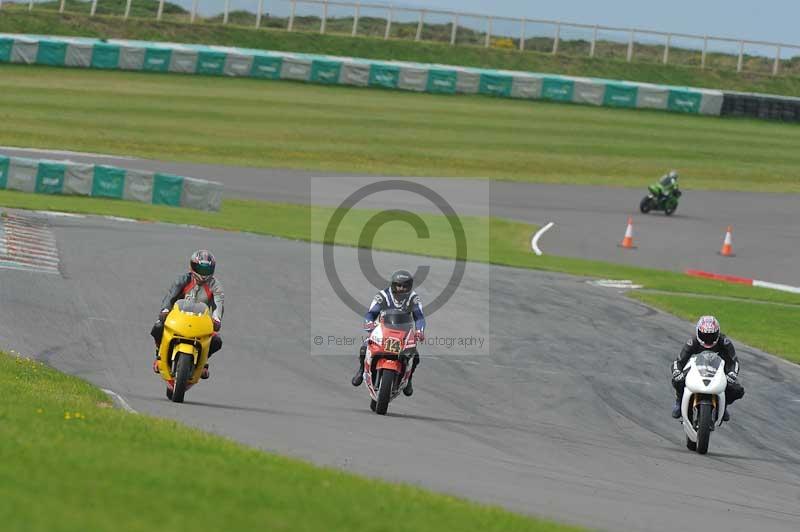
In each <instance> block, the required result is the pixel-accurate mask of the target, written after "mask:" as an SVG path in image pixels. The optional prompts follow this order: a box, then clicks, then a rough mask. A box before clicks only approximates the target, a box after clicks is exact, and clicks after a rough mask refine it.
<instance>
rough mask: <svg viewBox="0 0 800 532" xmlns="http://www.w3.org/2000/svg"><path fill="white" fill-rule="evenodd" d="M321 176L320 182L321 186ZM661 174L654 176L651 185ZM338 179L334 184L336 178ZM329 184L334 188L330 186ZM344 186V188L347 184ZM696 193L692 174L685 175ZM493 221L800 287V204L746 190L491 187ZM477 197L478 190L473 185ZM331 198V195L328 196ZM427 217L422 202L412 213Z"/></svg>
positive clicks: (658, 260) (319, 189)
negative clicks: (729, 231)
mask: <svg viewBox="0 0 800 532" xmlns="http://www.w3.org/2000/svg"><path fill="white" fill-rule="evenodd" d="M0 153H3V154H7V155H17V156H27V157H48V156H49V157H51V158H67V157H68V158H69V159H72V160H75V161H81V162H104V163H106V164H117V165H119V166H122V167H128V168H139V169H144V170H158V171H165V172H172V173H176V174H179V175H188V176H192V177H198V178H203V179H211V180H215V181H220V182H222V183H224V184H225V193H226V194H227V195H228V196H229V197H239V198H249V199H263V200H272V201H278V202H285V203H301V204H307V203H308V202H309V191H310V189H311V183H312V179H313V186H314V187H315V189H314V192H315V193H314V198H315V200H314V201H315V203H327V204H331V205H338V203H339V202H340V201H341V199H343V198H342V196H341V191H342V190H351V189H352V188H353V187H352V183H354V182H362V181H364V182H369V181H372V180H375V179H381V178H374V177H373V178H367V177H348V176H343V175H336V174H325V173H318V172H302V171H293V170H270V169H256V168H233V167H223V166H213V165H198V164H188V163H174V162H159V161H147V160H141V159H121V158H102V159H98V158H97V157H94V156H87V155H84V156H82V155H75V154H70V155H69V156H65V155H52V154H49V152H46V151H42V152H39V151H35V150H11V149H0ZM318 177H322V179H314V178H318ZM657 177H658V176H653V180H654V181H655V179H656V178H657ZM328 178H330V179H328ZM326 179H327V180H329V181H330V182H329V183H327V184H326ZM425 182H426V183H427V184H429V185H430V186H431V187H433V188H438V189H441V190H443V191H447V192H448V194H447V197H448V198H452V197H459V203H458V205H454V206H455V207H456V209H457V210H458V212H459V213H465V214H467V213H469V214H479V215H487V214H489V212H487V211H486V209H485V208H482V207H484V206H485V204H486V200H485V198H483V197H475V196H474V195H470V194H469V192H462V191H461V189H462V188H465V187H464V182H463V181H460V180H457V179H427V180H425ZM342 183H345V186H342ZM682 184H683V185H684V186H688V187H691V176H684V177H683V179H682ZM490 187H491V200H490V201H491V214H492V215H495V216H501V217H505V218H512V219H517V220H523V221H527V222H532V223H535V224H538V225H540V226H543V225H545V224H546V223H548V222H554V223H555V224H556V225H555V226H554V227H553V229H551V230H550V231H549V232H548V233H546V234H545V235H544V236H543V237H542V238H541V240H540V243H539V245H540V247H541V249H542V250H543V251H544V253H546V254H552V255H561V256H569V257H580V258H587V259H595V260H602V261H609V262H615V263H622V264H632V265H639V266H646V267H652V268H659V269H671V270H676V271H684V270H686V269H688V268H694V269H701V270H707V271H711V272H715V273H723V274H728V275H738V276H741V277H751V278H755V279H761V280H764V281H770V282H774V283H784V284H789V285H794V286H798V285H800V247H798V246H797V241H798V239H800V216H798V214H797V213H798V212H800V196H798V195H793V194H759V193H741V192H718V191H717V192H715V191H687V192H686V193H685V194H684V196H683V197H682V198H681V203H680V205H679V207H678V210H677V212H676V213H675V214H674V215H673V216H672V217H669V218H668V217H666V216H664V214H663V213H654V214H648V215H642V214H640V213H639V212H638V206H639V201H640V200H641V198H642V197H643V196H644V194H645V192H646V191H645V190H644V189H642V190H636V189H626V188H603V187H586V186H557V185H537V184H524V183H504V182H492V183H491V185H490ZM465 190H467V191H469V190H470V188H469V187H466V188H465ZM326 191H327V193H325V192H326ZM390 205H391V207H392V208H395V207H404V208H411V209H413V210H418V211H424V210H428V209H429V208H430V205H429V204H427V203H426V202H425V201H424V200H422V201H420V202H417V203H409V204H405V205H395V204H390ZM628 215H633V216H634V240H635V243H636V245H637V246H638V249H636V250H624V249H620V248H619V247H618V246H617V244H618V243H619V242H620V241H621V240H622V237H623V235H624V233H625V225H626V221H627V217H628ZM728 225H732V226H733V248H734V252H735V253H736V257H733V258H729V257H722V256H719V255H718V253H717V252H718V251H719V250H720V248H721V247H722V240H723V237H724V235H725V229H726V227H727V226H728Z"/></svg>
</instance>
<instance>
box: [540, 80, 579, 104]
mask: <svg viewBox="0 0 800 532" xmlns="http://www.w3.org/2000/svg"><path fill="white" fill-rule="evenodd" d="M574 93H575V82H574V81H572V80H570V79H563V78H544V80H543V81H542V98H544V99H545V100H553V101H556V102H571V101H572V96H573V94H574Z"/></svg>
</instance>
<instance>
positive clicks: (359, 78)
mask: <svg viewBox="0 0 800 532" xmlns="http://www.w3.org/2000/svg"><path fill="white" fill-rule="evenodd" d="M3 61H5V62H11V63H24V64H43V65H54V66H66V67H82V68H99V69H109V70H112V69H113V70H130V71H152V72H176V73H183V74H205V75H218V76H245V77H255V78H263V79H285V80H294V81H305V82H311V83H322V84H338V85H354V86H364V87H378V88H387V89H401V90H410V91H418V92H430V93H440V94H455V93H464V94H485V95H489V96H499V97H506V98H522V99H532V100H540V99H541V100H551V101H557V102H572V103H582V104H590V105H602V106H609V107H629V108H640V109H662V110H666V111H675V112H682V113H694V114H704V115H716V116H718V115H719V114H720V110H721V109H722V103H723V93H722V92H721V91H717V90H710V89H697V88H690V87H673V86H668V85H653V84H649V83H637V82H628V81H614V80H607V79H598V78H579V77H570V76H557V75H549V74H536V73H531V72H519V71H504V70H489V69H480V68H469V67H459V66H451V65H438V64H421V63H407V62H397V61H378V60H368V59H358V58H349V57H335V56H323V55H313V54H298V53H287V52H273V51H265V50H252V49H245V48H228V47H223V46H201V45H189V44H175V43H159V42H145V41H127V40H107V41H106V40H97V39H88V38H78V37H51V36H39V35H17V34H0V62H3Z"/></svg>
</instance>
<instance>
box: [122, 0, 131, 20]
mask: <svg viewBox="0 0 800 532" xmlns="http://www.w3.org/2000/svg"><path fill="white" fill-rule="evenodd" d="M131 1H132V0H128V1H127V2H125V17H124V19H125V20H128V17H129V16H130V14H131Z"/></svg>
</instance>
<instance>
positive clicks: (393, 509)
mask: <svg viewBox="0 0 800 532" xmlns="http://www.w3.org/2000/svg"><path fill="white" fill-rule="evenodd" d="M0 389H2V390H3V401H2V402H0V459H2V461H3V467H2V468H0V501H2V502H0V521H2V523H3V530H5V531H7V532H16V531H20V532H21V531H25V532H32V531H48V532H50V531H54V530H81V531H84V532H93V531H106V530H125V531H131V532H135V531H136V532H138V531H141V532H150V531H152V530H164V529H167V530H170V529H183V528H185V527H186V523H193V524H192V528H193V529H196V530H293V531H319V530H326V531H347V532H349V531H351V530H364V531H378V530H386V525H385V521H384V519H391V523H392V528H394V529H397V530H409V531H414V532H425V531H438V530H459V531H461V530H464V531H470V530H474V531H481V532H485V531H489V530H496V531H532V532H561V531H563V532H569V531H576V532H577V530H578V529H577V528H572V527H566V526H562V525H558V524H553V523H550V522H546V521H540V520H535V519H532V518H528V517H524V516H520V515H515V514H512V513H510V512H507V511H504V510H501V509H499V508H495V507H489V506H482V505H478V504H474V503H470V502H467V501H464V500H461V499H457V498H454V497H449V496H445V495H437V494H433V493H430V492H427V491H424V490H421V489H418V488H414V487H410V486H406V485H399V484H389V483H386V482H380V481H375V480H368V479H365V478H361V477H358V476H355V475H352V474H348V473H344V472H340V471H336V470H334V469H329V468H320V467H315V466H312V465H310V464H307V463H304V462H301V461H299V460H293V459H289V458H284V457H280V456H277V455H273V454H269V453H263V452H260V451H257V450H255V449H250V448H247V447H245V446H243V445H239V444H237V443H234V442H232V441H230V440H227V439H224V438H222V437H219V436H214V435H211V434H207V433H204V432H201V431H198V430H194V429H190V428H188V427H186V426H184V425H181V424H180V423H177V422H174V421H169V420H165V419H156V418H151V417H148V416H142V415H131V414H127V413H125V412H122V411H120V410H116V409H113V408H110V406H111V405H110V404H109V403H108V399H107V397H106V396H105V395H104V394H103V393H102V392H101V391H100V390H98V389H97V388H95V387H93V386H91V385H89V384H87V383H86V382H84V381H82V380H80V379H77V378H74V377H70V376H67V375H64V374H62V373H59V372H57V371H55V370H53V369H51V368H48V367H47V366H45V365H43V364H41V363H39V362H35V361H31V360H28V359H23V358H18V357H15V356H9V355H8V354H5V353H0ZM193 463H194V464H201V463H202V464H203V467H194V468H190V469H189V470H188V471H184V473H186V474H174V473H175V467H176V464H193ZM184 469H185V467H183V468H182V469H181V470H182V471H183V470H184ZM187 474H188V476H187ZM188 494H191V497H190V499H189V500H190V501H194V503H191V502H190V503H187V499H186V496H187V495H188ZM365 500H370V501H372V502H371V504H370V508H369V512H368V513H369V514H370V515H372V516H380V517H381V519H365V518H364V516H365V513H364V510H363V501H365ZM397 501H403V502H402V504H397ZM159 508H162V509H164V508H168V509H169V510H168V511H158V509H159Z"/></svg>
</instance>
